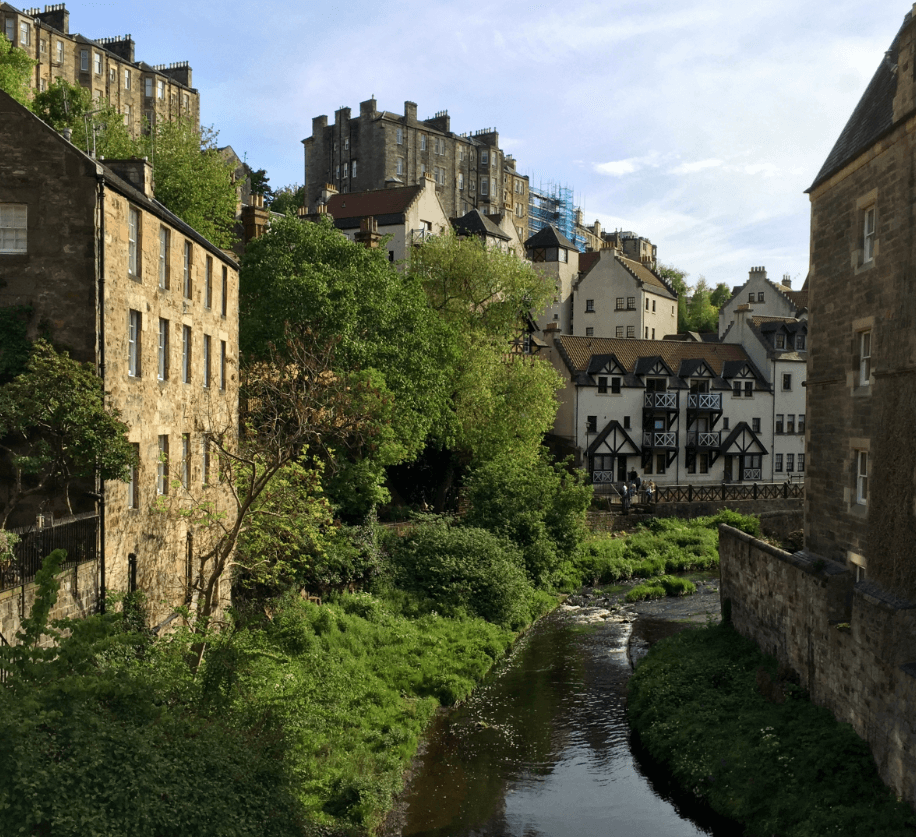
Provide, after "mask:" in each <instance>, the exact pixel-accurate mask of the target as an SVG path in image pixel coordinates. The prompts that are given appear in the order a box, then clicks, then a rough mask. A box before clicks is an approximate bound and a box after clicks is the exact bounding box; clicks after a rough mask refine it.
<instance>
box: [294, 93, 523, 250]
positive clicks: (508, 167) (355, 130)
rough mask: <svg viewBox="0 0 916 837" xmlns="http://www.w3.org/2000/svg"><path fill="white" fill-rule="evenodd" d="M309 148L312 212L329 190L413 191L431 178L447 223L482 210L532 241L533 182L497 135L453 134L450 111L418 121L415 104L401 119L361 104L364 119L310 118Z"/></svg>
mask: <svg viewBox="0 0 916 837" xmlns="http://www.w3.org/2000/svg"><path fill="white" fill-rule="evenodd" d="M302 142H303V144H304V146H305V179H306V183H305V194H306V201H307V204H308V210H309V212H315V211H316V209H317V206H318V204H319V202H320V200H321V194H322V190H323V189H324V188H325V185H326V184H330V185H332V186H333V187H334V188H335V189H336V190H337V191H338V192H339V193H341V194H344V193H347V192H357V191H359V192H363V191H367V190H371V189H386V188H389V187H392V186H395V187H397V186H413V185H417V184H420V183H422V182H423V178H424V176H425V175H427V174H429V175H430V176H432V178H433V180H434V181H435V183H436V190H437V191H438V193H439V198H440V200H441V201H442V206H443V208H444V209H445V212H446V214H447V215H448V216H449V217H459V216H462V215H465V214H466V213H467V212H468V211H469V210H471V209H473V208H478V209H480V210H481V211H482V212H484V213H485V214H494V215H495V214H500V213H503V212H505V213H506V214H509V215H512V216H513V220H514V222H515V225H516V227H517V228H518V236H519V238H520V239H521V240H522V241H524V240H525V238H527V237H528V178H527V176H525V175H521V174H519V173H518V171H517V168H516V164H515V160H514V159H513V158H512V157H511V156H509V155H506V154H505V153H504V152H503V151H502V149H500V147H499V133H498V132H497V131H496V130H493V129H489V128H488V129H485V130H481V131H475V132H474V133H472V134H460V135H459V134H455V133H453V132H452V130H451V120H450V118H449V115H448V113H447V112H446V111H441V112H439V113H437V114H436V115H435V116H434V117H433V118H431V119H424V120H420V119H418V118H417V105H416V104H415V103H414V102H405V103H404V113H403V114H396V113H391V112H389V111H379V110H378V107H377V104H376V100H375V99H368V100H366V101H365V102H362V103H360V106H359V116H352V115H351V109H350V108H340V109H339V110H337V111H335V113H334V123H333V124H331V125H329V124H328V117H327V116H316V117H314V118H313V119H312V135H311V136H310V137H307V138H306V139H304V140H302Z"/></svg>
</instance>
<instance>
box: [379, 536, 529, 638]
mask: <svg viewBox="0 0 916 837" xmlns="http://www.w3.org/2000/svg"><path fill="white" fill-rule="evenodd" d="M388 547H389V552H390V559H389V568H390V573H391V581H392V582H393V584H394V585H395V586H396V587H398V588H400V589H402V590H407V591H409V592H411V593H415V594H417V595H418V596H420V597H421V599H423V600H426V601H427V602H428V603H429V605H428V607H429V609H431V610H433V609H434V610H436V611H438V612H440V613H442V614H444V615H445V616H456V615H457V616H461V615H463V614H473V615H476V616H480V617H482V618H484V619H486V620H487V621H489V622H495V623H496V624H499V625H504V626H506V627H509V628H513V629H518V628H520V627H522V626H523V625H526V624H527V623H528V622H530V621H531V618H532V614H531V611H530V607H529V604H530V600H531V597H532V594H533V592H534V591H533V590H532V588H531V585H530V584H529V583H528V579H527V577H526V576H525V570H524V567H523V564H522V558H521V555H520V554H519V551H518V549H517V548H516V547H515V546H514V545H513V544H511V543H509V542H507V541H505V540H503V539H501V538H499V537H497V536H496V535H494V534H492V533H491V532H488V531H486V530H485V529H476V528H473V527H470V526H464V527H460V526H449V525H448V524H447V523H444V522H437V523H428V524H423V525H420V526H418V527H416V528H415V529H413V530H412V531H411V532H410V533H409V534H408V535H406V536H404V537H403V538H398V537H394V538H390V539H389V543H388Z"/></svg>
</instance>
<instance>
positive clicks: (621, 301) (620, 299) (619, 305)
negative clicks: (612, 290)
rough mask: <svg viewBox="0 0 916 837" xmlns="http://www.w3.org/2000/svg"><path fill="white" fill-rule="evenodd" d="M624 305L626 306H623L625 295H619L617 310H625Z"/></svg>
mask: <svg viewBox="0 0 916 837" xmlns="http://www.w3.org/2000/svg"><path fill="white" fill-rule="evenodd" d="M623 307H624V306H623V297H622V296H618V297H617V307H616V310H617V311H623Z"/></svg>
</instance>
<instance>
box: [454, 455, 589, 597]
mask: <svg viewBox="0 0 916 837" xmlns="http://www.w3.org/2000/svg"><path fill="white" fill-rule="evenodd" d="M467 491H468V501H469V504H470V509H469V511H468V514H467V516H466V517H465V523H466V524H467V525H468V526H474V527H479V528H482V529H487V530H488V531H490V532H493V533H495V534H497V535H499V536H500V537H503V538H507V539H508V540H510V541H512V542H513V543H514V544H516V545H517V546H518V548H519V549H520V550H521V551H522V555H523V556H524V562H525V568H526V570H527V572H528V576H529V578H531V579H532V581H534V583H535V584H537V585H541V584H543V583H545V582H546V581H547V579H548V577H549V576H550V574H551V573H552V572H554V571H556V569H557V568H558V567H559V565H560V563H561V561H562V560H563V558H564V557H565V556H568V555H571V554H572V553H573V552H575V550H576V548H577V547H578V546H579V544H580V543H581V542H582V540H583V538H584V537H585V534H586V530H585V512H586V510H587V509H588V507H589V504H590V503H591V498H592V488H591V486H590V485H588V484H587V483H586V482H585V474H584V472H582V471H578V470H576V471H569V470H567V468H566V467H565V466H564V465H563V464H562V463H557V462H553V461H552V460H551V458H550V455H549V454H548V453H547V452H546V451H542V452H541V453H540V455H539V456H538V458H537V459H535V460H534V461H531V462H529V461H525V460H522V459H513V458H501V459H495V460H493V461H492V462H488V463H487V464H486V465H482V466H480V467H479V468H477V469H475V470H474V471H472V472H471V474H470V476H469V478H468V482H467Z"/></svg>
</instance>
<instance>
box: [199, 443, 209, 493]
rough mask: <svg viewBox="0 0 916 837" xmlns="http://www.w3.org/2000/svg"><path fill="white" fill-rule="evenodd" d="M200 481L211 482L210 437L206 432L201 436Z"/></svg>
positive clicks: (206, 483) (203, 483)
mask: <svg viewBox="0 0 916 837" xmlns="http://www.w3.org/2000/svg"><path fill="white" fill-rule="evenodd" d="M200 482H201V485H209V484H210V439H209V437H208V436H207V434H206V433H204V435H203V436H201V437H200Z"/></svg>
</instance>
